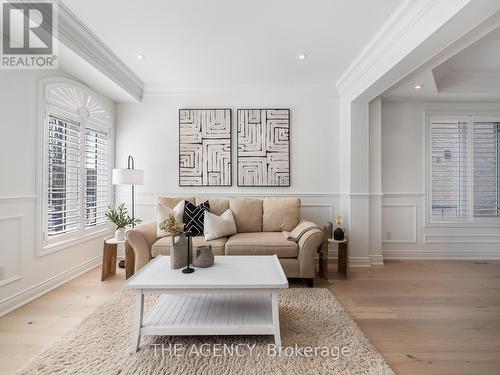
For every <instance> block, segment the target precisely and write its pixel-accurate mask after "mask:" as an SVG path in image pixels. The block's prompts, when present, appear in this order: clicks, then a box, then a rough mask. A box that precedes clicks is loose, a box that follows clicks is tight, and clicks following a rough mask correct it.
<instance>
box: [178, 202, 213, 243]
mask: <svg viewBox="0 0 500 375" xmlns="http://www.w3.org/2000/svg"><path fill="white" fill-rule="evenodd" d="M205 211H208V212H210V205H209V204H208V201H205V202H203V203H202V204H200V205H199V206H195V205H194V204H192V203H190V202H188V201H186V203H185V205H184V217H183V219H184V224H185V225H184V230H186V231H189V232H191V234H192V235H193V236H200V235H203V219H204V216H205V215H204V214H205Z"/></svg>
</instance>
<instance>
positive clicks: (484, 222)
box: [423, 110, 500, 228]
mask: <svg viewBox="0 0 500 375" xmlns="http://www.w3.org/2000/svg"><path fill="white" fill-rule="evenodd" d="M431 117H432V118H440V117H441V118H446V119H448V120H449V119H464V118H466V119H467V122H468V124H469V126H468V135H469V139H470V141H469V155H470V158H469V171H470V176H471V178H470V179H469V202H470V208H469V216H468V217H467V218H464V219H456V220H450V218H443V219H439V218H437V217H433V216H432V186H431V179H432V176H431V173H432V168H431V163H432V158H431V155H430V152H431V147H430V142H431V139H430V134H431V132H430V127H431V121H430V120H431ZM475 120H476V121H478V120H479V121H492V122H500V112H499V111H498V110H426V111H424V121H423V122H424V132H423V137H424V139H423V145H424V158H423V159H424V167H423V172H424V179H423V181H424V191H425V204H424V211H425V212H424V217H425V224H424V228H425V227H427V228H432V227H435V228H439V227H440V228H447V227H454V228H458V227H461V228H470V227H481V228H489V227H497V226H498V225H499V224H500V217H474V186H473V185H474V177H473V176H474V155H473V137H472V131H473V129H472V125H473V123H474V121H475Z"/></svg>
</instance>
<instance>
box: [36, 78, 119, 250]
mask: <svg viewBox="0 0 500 375" xmlns="http://www.w3.org/2000/svg"><path fill="white" fill-rule="evenodd" d="M43 87H44V90H43V93H44V97H43V101H44V111H43V124H42V128H43V140H42V150H43V155H42V156H43V157H42V158H41V159H42V160H43V164H44V165H43V166H42V168H41V169H42V170H43V171H44V173H43V178H42V187H41V188H42V196H43V197H44V199H43V207H42V211H43V212H42V221H43V233H42V247H43V248H44V249H47V248H52V247H56V246H59V245H60V244H61V243H67V242H71V241H72V240H74V239H79V238H82V237H84V236H86V235H90V234H93V233H95V232H98V231H101V230H105V229H106V218H105V211H106V207H107V205H108V204H109V202H110V201H111V199H110V198H111V196H110V193H111V188H110V184H111V181H110V161H111V151H112V150H111V139H110V135H111V127H110V115H109V111H108V109H107V107H106V104H105V103H104V101H103V100H102V99H100V98H99V97H98V96H97V95H95V94H94V93H92V92H91V91H90V90H88V89H87V88H85V87H83V86H81V85H79V84H78V83H73V82H69V81H64V82H63V83H61V82H59V83H48V84H46V85H44V86H43Z"/></svg>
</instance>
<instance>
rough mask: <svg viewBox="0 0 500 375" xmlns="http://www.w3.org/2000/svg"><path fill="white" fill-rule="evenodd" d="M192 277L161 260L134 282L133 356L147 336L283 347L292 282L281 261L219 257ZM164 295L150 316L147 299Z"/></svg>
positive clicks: (167, 259)
mask: <svg viewBox="0 0 500 375" xmlns="http://www.w3.org/2000/svg"><path fill="white" fill-rule="evenodd" d="M195 270H196V271H195V272H194V273H191V274H183V273H182V272H181V269H177V270H173V269H171V268H170V257H168V256H158V257H156V258H155V259H154V260H153V261H151V262H150V263H149V264H147V265H146V266H144V267H143V268H141V269H140V270H139V271H138V272H137V273H136V274H135V275H133V276H132V277H131V278H130V279H128V281H127V283H126V284H125V287H126V288H129V289H135V296H136V300H135V316H134V323H133V330H134V332H133V335H132V346H131V352H132V353H135V352H137V350H138V349H139V342H140V338H141V335H161V336H174V335H175V336H178V335H179V336H180V335H191V336H198V335H200V336H201V335H274V343H275V345H276V347H277V348H280V347H281V337H280V323H279V311H278V291H279V290H280V289H282V288H288V281H287V279H286V276H285V273H284V272H283V269H282V268H281V265H280V262H279V260H278V257H276V255H269V256H216V257H215V264H214V265H213V266H212V267H209V268H195ZM147 293H151V294H153V293H154V294H161V296H160V298H159V299H158V301H157V302H156V303H155V305H154V306H153V307H152V309H151V310H150V311H149V313H148V314H146V315H145V316H144V295H145V294H147Z"/></svg>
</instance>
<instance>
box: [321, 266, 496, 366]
mask: <svg viewBox="0 0 500 375" xmlns="http://www.w3.org/2000/svg"><path fill="white" fill-rule="evenodd" d="M331 282H333V284H330V289H331V290H332V291H333V293H334V294H335V296H336V297H337V299H338V300H339V301H340V302H341V303H342V305H343V306H344V307H345V308H346V309H347V310H348V311H349V312H350V313H351V315H352V316H353V317H354V319H355V320H356V322H357V323H358V325H359V326H360V327H361V329H362V330H363V332H364V333H365V334H366V335H367V336H368V337H369V338H370V340H371V342H372V343H373V344H374V345H375V347H376V348H377V350H378V351H379V352H380V353H382V355H383V356H384V358H385V359H386V360H387V361H388V362H389V364H390V365H391V367H392V368H393V369H394V370H395V371H396V373H398V374H456V375H458V374H474V375H479V374H499V373H500V262H493V261H476V262H475V261H452V262H451V261H386V264H385V265H384V266H383V267H372V268H369V269H368V268H365V269H363V268H355V269H353V272H352V273H351V278H350V280H348V281H346V280H341V279H336V278H335V277H334V276H333V275H332V278H331V280H330V283H331Z"/></svg>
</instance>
